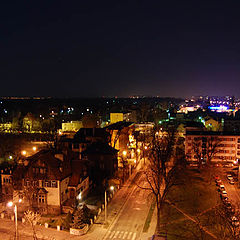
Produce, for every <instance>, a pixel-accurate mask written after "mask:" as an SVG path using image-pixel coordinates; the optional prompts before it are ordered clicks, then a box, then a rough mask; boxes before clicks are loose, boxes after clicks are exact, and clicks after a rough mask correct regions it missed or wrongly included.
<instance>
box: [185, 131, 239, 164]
mask: <svg viewBox="0 0 240 240" xmlns="http://www.w3.org/2000/svg"><path fill="white" fill-rule="evenodd" d="M210 141H211V144H215V145H216V151H215V153H214V154H213V158H212V161H213V162H226V163H230V162H232V163H234V161H236V160H237V159H240V133H233V132H213V131H187V132H186V135H185V154H186V157H187V160H188V161H191V162H194V161H197V156H196V151H195V150H194V144H196V143H197V144H198V146H199V150H200V152H201V153H202V156H203V158H204V156H206V150H207V149H206V148H208V147H209V144H210V143H209V142H210ZM203 161H204V159H203Z"/></svg>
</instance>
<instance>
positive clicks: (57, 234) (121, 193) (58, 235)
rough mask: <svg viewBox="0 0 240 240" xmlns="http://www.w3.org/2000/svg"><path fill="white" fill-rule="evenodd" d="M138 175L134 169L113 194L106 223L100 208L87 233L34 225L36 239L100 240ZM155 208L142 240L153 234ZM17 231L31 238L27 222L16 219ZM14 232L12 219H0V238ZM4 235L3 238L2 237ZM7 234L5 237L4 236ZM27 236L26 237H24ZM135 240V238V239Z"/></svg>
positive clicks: (126, 197) (23, 236) (125, 199)
mask: <svg viewBox="0 0 240 240" xmlns="http://www.w3.org/2000/svg"><path fill="white" fill-rule="evenodd" d="M136 177H138V171H137V170H135V171H134V172H133V174H132V175H131V176H130V178H129V179H128V180H127V181H126V182H125V183H124V184H123V185H122V186H121V188H120V189H119V190H118V191H117V192H116V193H115V194H114V196H113V198H112V199H111V201H110V202H109V204H108V206H107V212H108V216H107V223H105V212H104V210H102V212H101V213H100V215H99V216H98V218H97V220H96V222H95V223H94V224H93V225H91V227H90V229H89V231H88V233H87V234H85V235H83V236H75V235H70V233H69V231H57V230H56V229H53V228H45V227H44V226H39V225H37V226H36V233H37V237H38V239H46V240H47V239H48V240H66V239H70V240H102V239H103V238H104V236H105V235H106V233H107V231H108V230H109V229H110V228H111V225H112V223H113V222H114V221H115V219H116V218H117V217H118V215H119V213H120V211H121V209H122V208H123V206H124V204H125V202H126V201H127V200H128V197H129V196H130V195H131V193H132V191H131V190H133V189H134V187H135V185H134V183H132V181H133V180H134V178H136ZM155 219H156V209H155V210H154V214H153V216H152V221H151V224H150V227H149V229H148V232H147V233H142V235H141V236H142V237H141V239H142V240H147V239H150V237H151V236H152V235H153V233H154V230H155V226H156V221H155ZM18 232H19V236H20V237H21V236H22V238H20V239H25V238H26V239H31V238H30V237H31V236H32V229H31V228H30V225H28V224H27V223H24V224H23V223H22V222H20V221H18ZM14 233H15V224H14V221H12V220H10V219H0V239H9V238H10V237H12V236H14ZM3 234H5V235H4V238H3V237H2V236H3ZM6 235H7V236H9V238H6V237H5V236H6ZM26 236H28V237H29V238H28V237H26ZM136 240H137V239H136Z"/></svg>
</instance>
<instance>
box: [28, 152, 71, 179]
mask: <svg viewBox="0 0 240 240" xmlns="http://www.w3.org/2000/svg"><path fill="white" fill-rule="evenodd" d="M26 160H27V161H28V165H27V167H26V175H28V176H29V177H32V176H31V173H30V172H29V171H28V170H29V169H30V168H31V167H38V166H39V164H40V165H43V166H45V167H46V168H47V173H46V177H47V179H48V180H62V179H64V178H66V177H67V176H69V175H70V174H71V171H70V165H69V166H68V163H67V162H66V161H61V160H59V159H58V158H56V157H55V156H54V153H53V152H52V151H50V150H41V151H39V152H38V153H36V154H34V155H32V156H30V157H28V158H27V159H26ZM26 175H25V176H26ZM34 177H37V178H38V176H34ZM41 177H42V176H41V174H39V178H41Z"/></svg>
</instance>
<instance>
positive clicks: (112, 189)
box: [104, 186, 114, 223]
mask: <svg viewBox="0 0 240 240" xmlns="http://www.w3.org/2000/svg"><path fill="white" fill-rule="evenodd" d="M109 189H110V190H111V191H114V186H111V187H110V188H109ZM104 195H105V223H107V189H106V190H105V194H104Z"/></svg>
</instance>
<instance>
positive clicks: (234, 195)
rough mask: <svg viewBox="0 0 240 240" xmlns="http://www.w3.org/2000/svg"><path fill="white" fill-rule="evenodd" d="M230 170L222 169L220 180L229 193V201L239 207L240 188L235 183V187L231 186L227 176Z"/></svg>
mask: <svg viewBox="0 0 240 240" xmlns="http://www.w3.org/2000/svg"><path fill="white" fill-rule="evenodd" d="M229 171H230V169H228V168H221V169H220V174H219V176H220V179H221V180H222V182H223V184H224V186H225V189H226V191H227V195H228V198H229V200H230V201H231V202H232V203H233V204H234V205H235V206H238V205H239V202H240V193H239V188H238V182H235V184H234V185H231V184H230V183H229V181H228V179H227V174H229V173H228V172H229Z"/></svg>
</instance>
